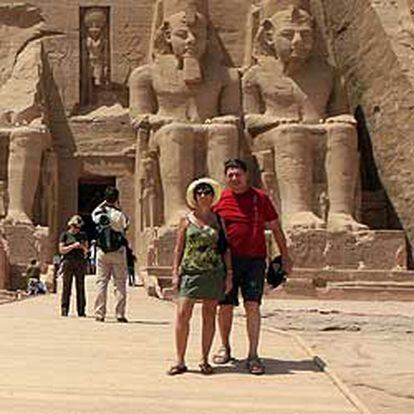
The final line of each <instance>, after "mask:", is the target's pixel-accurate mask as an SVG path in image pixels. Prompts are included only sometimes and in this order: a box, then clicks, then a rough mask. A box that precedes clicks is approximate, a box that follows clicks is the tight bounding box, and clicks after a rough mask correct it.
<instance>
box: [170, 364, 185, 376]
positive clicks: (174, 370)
mask: <svg viewBox="0 0 414 414" xmlns="http://www.w3.org/2000/svg"><path fill="white" fill-rule="evenodd" d="M187 370H188V369H187V367H186V366H185V365H173V366H172V367H171V368H170V369H169V370H168V371H167V375H179V374H184V372H187Z"/></svg>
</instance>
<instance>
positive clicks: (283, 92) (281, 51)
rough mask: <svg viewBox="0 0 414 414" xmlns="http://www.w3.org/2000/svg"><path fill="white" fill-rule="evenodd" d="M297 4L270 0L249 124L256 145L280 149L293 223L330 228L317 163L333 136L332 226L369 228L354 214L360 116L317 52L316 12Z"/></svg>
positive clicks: (281, 181) (329, 160)
mask: <svg viewBox="0 0 414 414" xmlns="http://www.w3.org/2000/svg"><path fill="white" fill-rule="evenodd" d="M286 3H290V5H286ZM297 3H298V2H293V1H292V2H286V1H285V2H279V3H275V2H274V1H267V2H265V12H266V11H267V13H268V14H267V16H268V18H265V19H263V20H262V22H261V24H260V27H259V29H258V31H257V37H256V47H257V49H256V63H255V64H254V65H253V66H251V67H250V68H249V69H248V70H247V72H246V73H245V74H244V77H243V92H244V98H243V100H244V109H245V113H246V117H245V121H246V126H247V128H248V130H249V131H250V133H251V135H252V137H253V140H254V144H253V145H254V148H255V151H260V150H271V151H272V153H273V157H274V159H273V162H272V164H273V166H272V167H271V168H272V170H273V172H274V173H275V176H276V180H277V187H278V191H279V197H280V201H281V208H282V214H283V221H284V225H285V226H286V227H287V228H324V227H325V226H326V224H325V221H324V220H323V219H321V218H319V217H318V216H317V215H316V214H315V213H314V211H313V198H314V195H313V191H314V190H315V188H314V183H313V177H314V169H315V162H316V160H317V159H318V154H317V153H318V152H320V150H321V148H325V147H324V145H321V143H322V142H325V140H326V161H325V170H326V180H327V187H328V207H327V226H328V228H329V229H331V230H335V231H342V230H360V229H363V228H366V227H365V226H363V225H362V224H360V223H358V222H357V221H356V220H355V219H354V217H353V215H354V210H355V204H356V202H355V197H356V196H355V195H356V184H357V177H358V165H359V155H358V149H357V134H356V128H355V124H356V121H355V120H354V118H353V116H351V115H349V113H348V108H347V105H346V101H345V100H344V91H343V85H342V83H341V79H340V78H339V77H337V76H336V74H335V72H334V70H333V68H332V67H330V66H329V65H328V64H327V62H326V61H325V60H324V59H323V57H322V56H321V55H318V54H317V53H313V39H314V34H315V30H314V22H313V18H312V16H311V15H310V14H309V13H308V11H305V10H304V9H303V8H299V7H297ZM280 4H282V6H280ZM278 5H279V6H278ZM266 8H267V9H266ZM269 10H270V11H271V12H270V13H269ZM319 158H320V156H319Z"/></svg>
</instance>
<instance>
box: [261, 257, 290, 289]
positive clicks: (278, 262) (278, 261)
mask: <svg viewBox="0 0 414 414" xmlns="http://www.w3.org/2000/svg"><path fill="white" fill-rule="evenodd" d="M266 282H267V283H268V284H269V285H270V286H272V288H277V287H278V286H280V285H281V284H282V283H284V282H286V272H285V271H284V270H283V265H282V256H276V257H275V258H274V259H273V260H272V261H270V262H269V265H268V267H267V272H266Z"/></svg>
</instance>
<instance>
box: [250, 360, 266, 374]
mask: <svg viewBox="0 0 414 414" xmlns="http://www.w3.org/2000/svg"><path fill="white" fill-rule="evenodd" d="M246 365H247V369H248V370H249V372H250V374H253V375H263V374H264V373H265V366H264V365H263V362H262V361H261V360H260V359H259V358H257V357H256V358H249V359H248V360H247V362H246Z"/></svg>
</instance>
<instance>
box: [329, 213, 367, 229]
mask: <svg viewBox="0 0 414 414" xmlns="http://www.w3.org/2000/svg"><path fill="white" fill-rule="evenodd" d="M328 229H329V230H330V231H334V232H342V231H351V232H354V231H364V230H368V226H366V225H365V224H362V223H359V222H358V221H356V220H355V219H354V218H353V217H352V216H351V215H350V214H345V213H332V214H329V215H328Z"/></svg>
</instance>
